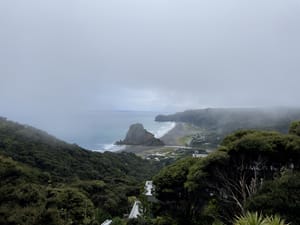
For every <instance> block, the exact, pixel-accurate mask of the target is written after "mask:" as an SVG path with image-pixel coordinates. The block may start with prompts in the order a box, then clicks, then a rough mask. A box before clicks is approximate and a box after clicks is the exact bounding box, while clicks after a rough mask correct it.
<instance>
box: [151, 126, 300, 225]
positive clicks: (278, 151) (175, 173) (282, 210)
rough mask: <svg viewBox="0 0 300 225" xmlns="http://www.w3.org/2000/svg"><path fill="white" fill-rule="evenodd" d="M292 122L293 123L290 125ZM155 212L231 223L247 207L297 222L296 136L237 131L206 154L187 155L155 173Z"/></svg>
mask: <svg viewBox="0 0 300 225" xmlns="http://www.w3.org/2000/svg"><path fill="white" fill-rule="evenodd" d="M291 127H293V125H292V126H291ZM154 183H155V185H156V195H157V198H158V199H159V200H160V203H159V204H157V205H156V206H155V207H153V211H154V214H155V215H156V216H167V217H172V218H174V219H175V220H176V221H177V222H178V224H193V225H194V224H195V225H196V224H199V225H200V224H201V225H212V224H218V223H220V222H222V223H224V224H232V223H233V221H234V219H235V218H236V215H245V213H246V212H247V211H248V210H251V211H258V212H262V214H263V215H275V214H278V215H280V216H281V217H282V218H283V219H285V220H286V221H288V222H289V223H290V224H292V225H298V224H300V216H299V213H297V212H300V208H299V207H300V204H299V202H300V199H299V196H300V192H299V190H300V137H299V136H297V135H295V134H294V132H291V134H280V133H277V132H271V131H254V130H248V131H237V132H235V133H233V134H231V135H229V136H227V137H226V138H225V139H224V140H223V142H222V145H221V146H220V147H219V149H218V150H217V151H216V152H214V153H211V154H210V155H209V156H208V157H206V158H201V159H192V158H186V159H183V160H180V161H178V162H175V163H174V164H172V165H170V166H168V167H166V168H164V169H162V170H161V171H160V173H159V174H157V175H156V176H155V177H154Z"/></svg>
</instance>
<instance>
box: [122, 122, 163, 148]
mask: <svg viewBox="0 0 300 225" xmlns="http://www.w3.org/2000/svg"><path fill="white" fill-rule="evenodd" d="M116 144H119V145H146V146H160V145H161V146H162V145H164V143H163V142H162V141H161V140H160V139H157V138H155V137H154V135H153V134H152V133H150V132H149V131H147V130H146V129H145V128H144V127H143V125H142V124H140V123H136V124H133V125H131V126H130V128H129V130H128V132H127V134H126V138H125V139H124V140H123V141H118V142H117V143H116Z"/></svg>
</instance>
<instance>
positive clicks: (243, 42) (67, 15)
mask: <svg viewBox="0 0 300 225" xmlns="http://www.w3.org/2000/svg"><path fill="white" fill-rule="evenodd" d="M0 27H1V35H0V49H1V52H0V104H1V110H0V113H1V114H5V115H10V114H14V115H19V114H23V113H28V114H30V113H33V112H49V113H50V112H53V111H57V113H62V112H67V113H68V112H71V111H74V110H75V111H76V110H89V109H120V108H126V109H133V110H134V109H139V110H141V109H145V110H149V109H153V110H182V109H184V108H187V107H188V108H197V107H205V106H223V107H226V106H227V107H230V106H235V107H237V106H239V107H243V106H279V105H285V106H286V105H290V106H299V101H298V99H299V97H300V94H299V93H300V92H299V91H298V86H299V83H300V76H299V72H300V64H299V59H300V44H299V40H300V30H299V27H300V3H299V1H297V0H285V1H281V0H272V1H271V0H264V1H261V0H252V1H240V0H225V1H224V0H216V1H211V0H210V1H192V0H188V1H179V0H173V1H167V0H151V1H150V0H127V1H123V0H109V1H96V0H91V1H79V0H72V1H71V0H69V1H67V0H63V1H62V0H60V1H58V0H51V1H38V0H36V1H34V0H27V1H17V0H11V1H2V2H1V3H0Z"/></svg>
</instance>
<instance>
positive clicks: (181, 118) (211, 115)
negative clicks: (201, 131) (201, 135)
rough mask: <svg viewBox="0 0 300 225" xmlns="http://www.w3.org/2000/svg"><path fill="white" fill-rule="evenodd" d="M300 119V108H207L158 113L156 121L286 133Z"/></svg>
mask: <svg viewBox="0 0 300 225" xmlns="http://www.w3.org/2000/svg"><path fill="white" fill-rule="evenodd" d="M298 119H300V108H299V109H296V108H274V109H260V108H245V109H234V108H233V109H231V108H207V109H198V110H187V111H184V112H178V113H175V114H171V115H158V116H157V117H156V118H155V120H156V121H161V122H162V121H174V122H186V123H191V124H194V125H197V126H200V127H203V128H206V129H219V130H223V131H224V132H232V131H234V130H238V129H267V130H277V131H280V132H284V133H286V132H287V131H288V128H289V124H290V123H291V122H292V121H294V120H298Z"/></svg>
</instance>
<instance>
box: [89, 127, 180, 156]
mask: <svg viewBox="0 0 300 225" xmlns="http://www.w3.org/2000/svg"><path fill="white" fill-rule="evenodd" d="M157 123H158V124H161V126H160V127H159V128H158V129H157V130H153V129H152V130H149V131H150V132H151V133H153V134H154V136H155V137H156V138H159V139H161V138H162V137H164V136H165V135H167V134H168V133H169V132H171V131H172V130H174V129H176V125H177V123H175V122H157ZM125 135H126V134H124V136H125ZM115 143H116V142H114V143H110V144H103V145H102V146H103V148H101V149H93V150H92V151H95V152H106V151H108V152H123V151H125V152H133V153H134V152H139V151H144V150H149V149H153V148H159V147H161V146H139V145H131V146H127V145H116V144H115Z"/></svg>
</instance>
